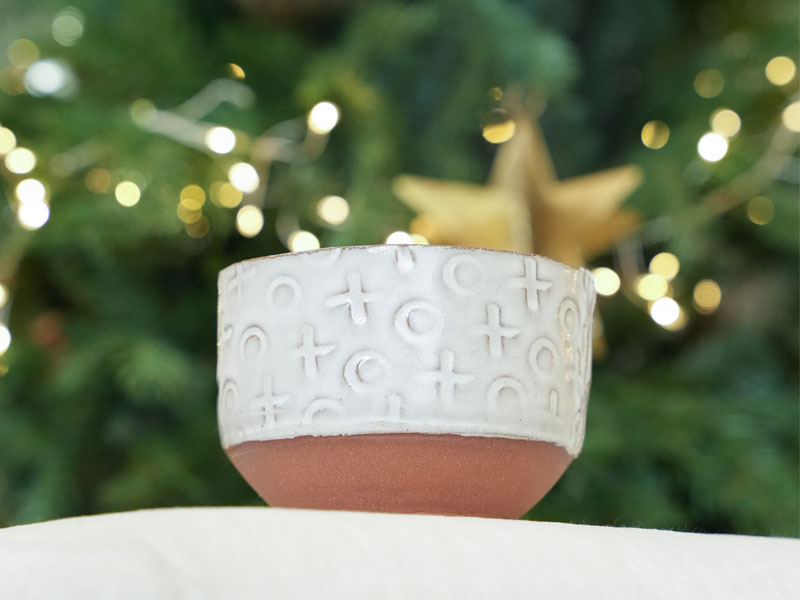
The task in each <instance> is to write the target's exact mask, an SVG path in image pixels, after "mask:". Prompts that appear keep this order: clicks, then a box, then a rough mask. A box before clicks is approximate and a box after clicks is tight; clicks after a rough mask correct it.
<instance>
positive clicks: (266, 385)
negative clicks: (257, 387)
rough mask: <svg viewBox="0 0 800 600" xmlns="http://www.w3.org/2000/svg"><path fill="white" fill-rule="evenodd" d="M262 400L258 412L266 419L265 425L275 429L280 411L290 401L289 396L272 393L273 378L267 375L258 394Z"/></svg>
mask: <svg viewBox="0 0 800 600" xmlns="http://www.w3.org/2000/svg"><path fill="white" fill-rule="evenodd" d="M256 397H257V398H260V402H259V407H258V412H259V413H260V414H261V415H262V416H263V418H264V425H266V426H267V427H274V426H275V422H276V420H277V413H278V409H279V408H280V407H281V406H283V405H284V404H286V403H287V402H288V401H289V398H290V396H289V394H279V395H277V396H276V395H275V393H274V392H273V391H272V377H270V376H269V375H266V376H265V377H264V379H263V380H262V386H261V391H260V392H259V393H258V394H256Z"/></svg>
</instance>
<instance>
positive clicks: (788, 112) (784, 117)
mask: <svg viewBox="0 0 800 600" xmlns="http://www.w3.org/2000/svg"><path fill="white" fill-rule="evenodd" d="M781 121H783V126H784V127H786V129H788V130H789V131H796V132H800V102H792V103H791V104H790V105H789V106H787V107H786V108H784V109H783V113H781ZM0 154H2V150H0Z"/></svg>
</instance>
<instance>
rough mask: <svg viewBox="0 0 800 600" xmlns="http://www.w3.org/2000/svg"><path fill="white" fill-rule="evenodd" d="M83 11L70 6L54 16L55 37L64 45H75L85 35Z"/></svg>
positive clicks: (52, 29) (53, 30) (53, 32)
mask: <svg viewBox="0 0 800 600" xmlns="http://www.w3.org/2000/svg"><path fill="white" fill-rule="evenodd" d="M83 20H84V19H83V13H82V12H81V11H79V10H78V9H77V8H74V7H72V6H68V7H66V8H64V9H63V10H61V11H59V12H58V14H57V15H56V16H55V17H54V18H53V23H52V26H51V32H52V34H53V39H54V40H55V41H56V42H57V43H59V44H61V45H62V46H74V45H75V44H77V43H78V40H79V39H81V36H82V35H83Z"/></svg>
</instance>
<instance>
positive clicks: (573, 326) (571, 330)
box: [558, 298, 581, 337]
mask: <svg viewBox="0 0 800 600" xmlns="http://www.w3.org/2000/svg"><path fill="white" fill-rule="evenodd" d="M558 324H559V326H560V327H561V331H563V332H564V333H566V334H567V335H569V336H570V337H571V336H573V335H576V334H577V333H578V330H579V328H580V326H581V322H580V311H579V310H578V305H577V304H576V303H575V300H573V299H572V298H564V299H563V300H562V301H561V305H560V306H559V307H558Z"/></svg>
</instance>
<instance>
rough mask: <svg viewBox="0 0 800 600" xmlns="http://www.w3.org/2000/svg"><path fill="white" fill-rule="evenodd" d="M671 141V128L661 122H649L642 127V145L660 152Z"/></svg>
mask: <svg viewBox="0 0 800 600" xmlns="http://www.w3.org/2000/svg"><path fill="white" fill-rule="evenodd" d="M668 141H669V127H668V126H667V124H666V123H663V122H661V121H649V122H648V123H645V125H644V127H642V143H643V144H644V145H645V146H647V147H648V148H652V149H653V150H658V149H660V148H663V147H664V146H666V145H667V142H668Z"/></svg>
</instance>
